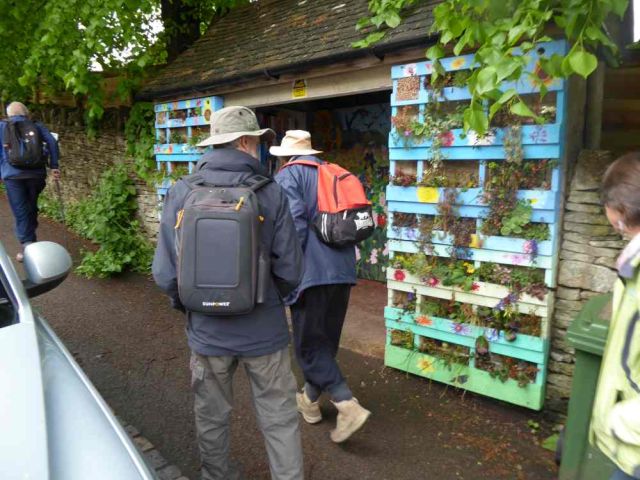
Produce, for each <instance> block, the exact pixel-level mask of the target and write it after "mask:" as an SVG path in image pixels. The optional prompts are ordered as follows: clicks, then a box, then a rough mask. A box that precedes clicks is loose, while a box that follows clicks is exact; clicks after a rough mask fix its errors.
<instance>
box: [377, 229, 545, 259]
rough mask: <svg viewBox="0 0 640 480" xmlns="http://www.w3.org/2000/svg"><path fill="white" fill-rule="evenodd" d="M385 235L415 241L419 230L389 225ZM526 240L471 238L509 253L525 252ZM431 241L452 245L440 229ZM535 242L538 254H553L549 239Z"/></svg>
mask: <svg viewBox="0 0 640 480" xmlns="http://www.w3.org/2000/svg"><path fill="white" fill-rule="evenodd" d="M387 237H388V238H389V239H392V240H406V241H413V242H417V241H419V240H420V231H419V230H418V229H417V228H406V227H402V228H396V227H389V229H388V232H387ZM528 242H529V240H524V239H521V238H512V237H495V236H483V235H477V236H476V235H474V236H473V238H472V244H475V245H476V246H479V245H481V246H482V248H484V249H485V250H495V251H498V252H511V253H525V251H526V250H527V248H528V247H529V245H530V244H529V243H528ZM431 243H433V244H436V245H453V237H452V236H451V235H449V234H445V233H444V232H442V231H439V230H434V231H433V233H432V235H431ZM536 244H537V249H538V255H541V256H547V257H548V256H551V255H553V242H552V241H551V240H545V241H541V242H536ZM469 247H471V248H475V247H474V245H469Z"/></svg>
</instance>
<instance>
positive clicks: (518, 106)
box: [510, 100, 536, 118]
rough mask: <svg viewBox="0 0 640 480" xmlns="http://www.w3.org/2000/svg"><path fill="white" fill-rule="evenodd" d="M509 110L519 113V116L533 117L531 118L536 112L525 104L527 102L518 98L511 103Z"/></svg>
mask: <svg viewBox="0 0 640 480" xmlns="http://www.w3.org/2000/svg"><path fill="white" fill-rule="evenodd" d="M510 110H511V112H512V113H515V114H516V115H520V116H521V117H533V118H535V117H536V114H535V113H533V112H532V111H531V109H530V108H529V107H528V106H527V104H526V103H524V102H523V101H522V100H519V101H518V102H516V103H514V104H513V105H511V108H510Z"/></svg>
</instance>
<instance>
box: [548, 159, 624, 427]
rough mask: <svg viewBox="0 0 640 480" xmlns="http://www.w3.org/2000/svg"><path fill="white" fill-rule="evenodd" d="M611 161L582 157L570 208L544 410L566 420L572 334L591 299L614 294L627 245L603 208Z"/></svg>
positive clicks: (567, 206)
mask: <svg viewBox="0 0 640 480" xmlns="http://www.w3.org/2000/svg"><path fill="white" fill-rule="evenodd" d="M612 161H613V158H611V156H610V154H609V153H608V152H601V151H583V152H581V153H580V155H579V157H578V161H577V163H576V165H575V168H574V169H573V178H572V180H571V183H570V184H569V189H568V193H567V199H566V202H565V211H564V220H563V229H562V230H563V232H562V244H561V248H560V260H559V269H558V288H557V291H556V304H555V312H554V315H553V320H552V321H553V325H552V338H551V352H550V359H549V373H548V381H547V402H546V406H545V408H546V409H548V410H550V411H551V412H554V413H559V414H563V415H564V414H566V411H567V404H568V401H569V395H570V393H571V378H572V376H573V370H574V361H575V359H574V350H573V348H572V347H570V346H569V344H568V342H567V328H568V327H569V325H570V323H571V321H572V320H573V319H574V318H575V316H576V315H577V314H578V312H579V311H580V309H581V308H582V306H583V305H584V304H585V302H586V301H587V300H588V299H590V298H591V297H593V296H595V295H598V294H602V293H606V292H610V291H611V290H612V288H613V284H614V282H615V280H616V278H617V274H616V272H615V270H614V265H615V260H616V257H617V256H618V255H619V253H620V250H621V248H622V247H623V246H624V244H625V242H624V241H623V240H622V239H621V237H620V235H618V234H617V233H616V232H615V231H614V230H613V229H612V228H611V226H610V225H609V222H608V221H607V218H606V217H605V215H604V212H603V209H602V205H601V202H600V194H599V190H600V183H601V181H602V175H603V173H604V170H605V169H606V167H607V166H608V165H609V164H610V163H611V162H612Z"/></svg>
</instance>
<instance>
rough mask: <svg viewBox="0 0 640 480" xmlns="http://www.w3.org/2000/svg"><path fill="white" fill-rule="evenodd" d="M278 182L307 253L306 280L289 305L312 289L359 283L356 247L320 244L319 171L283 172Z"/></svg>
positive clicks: (305, 168) (301, 167) (297, 169)
mask: <svg viewBox="0 0 640 480" xmlns="http://www.w3.org/2000/svg"><path fill="white" fill-rule="evenodd" d="M296 159H297V160H313V161H315V162H317V163H321V160H320V159H318V158H316V157H312V156H304V157H296ZM276 181H277V182H278V183H279V184H280V185H281V186H282V188H283V189H284V191H285V193H286V194H287V197H288V199H289V206H290V207H291V215H292V216H293V221H294V223H295V226H296V232H297V233H298V239H299V240H300V243H301V244H302V250H303V251H304V277H303V278H302V283H301V284H300V287H299V288H298V290H297V291H296V292H294V293H293V294H292V295H290V296H289V297H287V298H286V303H287V304H288V305H290V304H292V303H295V301H296V300H297V299H298V297H299V296H300V294H301V293H302V292H303V291H304V290H305V289H307V288H309V287H315V286H318V285H333V284H337V283H347V284H351V285H355V283H356V251H355V248H354V247H345V248H333V247H330V246H328V245H326V244H325V243H322V241H320V238H319V237H318V236H317V235H316V233H315V231H314V230H313V226H312V222H313V219H314V218H315V216H316V214H317V212H318V169H317V168H315V167H309V166H306V165H292V166H290V167H286V168H283V169H282V170H281V171H280V173H278V175H276Z"/></svg>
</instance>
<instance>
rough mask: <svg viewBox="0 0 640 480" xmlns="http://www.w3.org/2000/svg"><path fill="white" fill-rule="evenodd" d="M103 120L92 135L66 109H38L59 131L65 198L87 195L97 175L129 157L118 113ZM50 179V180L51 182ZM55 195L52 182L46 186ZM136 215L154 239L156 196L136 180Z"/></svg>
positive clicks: (156, 223) (54, 130) (56, 130)
mask: <svg viewBox="0 0 640 480" xmlns="http://www.w3.org/2000/svg"><path fill="white" fill-rule="evenodd" d="M115 116H116V115H115V114H112V115H111V118H110V121H108V122H103V125H102V126H101V128H100V129H99V130H98V133H97V135H96V136H94V137H91V138H90V137H89V136H88V135H87V133H86V128H85V127H84V126H83V125H82V122H81V118H79V117H78V115H77V114H75V113H74V112H73V111H71V112H70V111H69V110H62V109H56V110H46V111H43V112H39V117H40V119H41V120H42V121H43V122H44V123H45V124H46V125H47V127H48V128H49V129H50V130H51V131H52V132H56V133H58V135H59V144H60V169H61V188H62V192H63V195H64V199H65V201H66V202H75V201H78V200H82V199H84V198H87V197H88V196H89V195H91V193H92V192H93V190H94V189H95V186H96V184H97V183H98V180H99V179H100V175H101V174H102V173H103V172H104V171H105V170H107V169H108V168H109V167H110V166H111V165H113V164H114V163H115V162H118V161H123V160H124V161H130V159H128V158H127V156H126V153H125V149H126V146H125V139H124V134H123V131H122V125H123V123H124V122H122V121H121V119H120V116H118V117H117V118H118V119H120V120H116V119H115V118H114V117H115ZM50 183H51V182H50ZM47 188H48V189H49V191H48V193H49V194H50V195H55V192H54V191H53V188H52V185H51V184H49V185H48V186H47ZM136 189H137V191H138V215H139V217H140V220H141V222H142V225H143V228H144V230H145V232H146V233H147V235H148V236H149V237H150V238H152V239H154V238H155V237H156V235H157V232H158V210H157V208H158V197H157V195H156V192H155V189H153V188H150V187H149V186H148V185H146V184H145V183H144V182H137V184H136Z"/></svg>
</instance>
